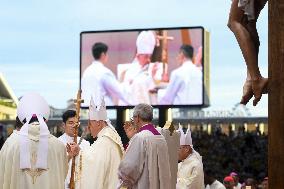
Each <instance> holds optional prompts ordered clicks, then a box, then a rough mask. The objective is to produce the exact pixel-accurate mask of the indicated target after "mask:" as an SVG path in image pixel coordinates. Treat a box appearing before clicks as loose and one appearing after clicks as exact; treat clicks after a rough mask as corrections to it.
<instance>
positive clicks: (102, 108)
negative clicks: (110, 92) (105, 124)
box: [89, 97, 108, 121]
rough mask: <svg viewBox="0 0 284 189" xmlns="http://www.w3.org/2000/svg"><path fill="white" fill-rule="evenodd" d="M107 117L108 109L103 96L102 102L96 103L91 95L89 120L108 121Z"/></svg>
mask: <svg viewBox="0 0 284 189" xmlns="http://www.w3.org/2000/svg"><path fill="white" fill-rule="evenodd" d="M107 119H108V118H107V111H106V105H105V100H104V98H103V97H102V98H101V101H100V104H99V105H96V104H95V102H94V100H93V97H91V101H90V106H89V120H96V121H99V120H103V121H106V120H107Z"/></svg>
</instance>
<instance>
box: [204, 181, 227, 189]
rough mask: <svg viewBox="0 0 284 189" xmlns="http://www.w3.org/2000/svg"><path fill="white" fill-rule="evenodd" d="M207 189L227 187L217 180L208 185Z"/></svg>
mask: <svg viewBox="0 0 284 189" xmlns="http://www.w3.org/2000/svg"><path fill="white" fill-rule="evenodd" d="M206 189H226V187H225V186H224V185H223V184H222V183H221V182H219V181H218V180H215V181H214V182H213V183H212V184H210V185H209V184H207V186H206Z"/></svg>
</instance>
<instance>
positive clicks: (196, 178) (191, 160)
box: [176, 126, 205, 189]
mask: <svg viewBox="0 0 284 189" xmlns="http://www.w3.org/2000/svg"><path fill="white" fill-rule="evenodd" d="M179 132H180V149H179V154H178V155H179V160H180V161H181V162H180V163H179V165H178V173H177V185H176V188H177V189H204V188H205V187H204V172H203V163H202V157H201V156H200V155H199V153H198V152H196V151H195V150H194V149H193V145H192V138H191V131H190V127H189V128H188V129H187V132H186V134H184V132H183V129H182V127H181V126H180V127H179Z"/></svg>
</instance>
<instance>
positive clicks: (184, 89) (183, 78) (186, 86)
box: [159, 61, 203, 105]
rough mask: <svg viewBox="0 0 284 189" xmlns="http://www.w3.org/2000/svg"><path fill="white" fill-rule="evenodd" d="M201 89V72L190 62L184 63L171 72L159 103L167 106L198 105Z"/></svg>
mask: <svg viewBox="0 0 284 189" xmlns="http://www.w3.org/2000/svg"><path fill="white" fill-rule="evenodd" d="M202 88H203V85H202V71H201V70H200V69H199V68H198V67H197V66H195V65H194V64H193V63H192V62H191V61H186V62H184V63H183V64H182V65H181V66H180V67H179V68H177V69H175V70H174V71H172V73H171V76H170V82H169V84H168V86H167V88H166V90H165V91H164V94H163V95H161V98H160V100H159V102H160V104H168V105H170V104H175V105H183V104H190V105H199V104H202V99H203V95H202ZM159 96H160V95H159Z"/></svg>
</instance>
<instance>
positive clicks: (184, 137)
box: [178, 125, 193, 147]
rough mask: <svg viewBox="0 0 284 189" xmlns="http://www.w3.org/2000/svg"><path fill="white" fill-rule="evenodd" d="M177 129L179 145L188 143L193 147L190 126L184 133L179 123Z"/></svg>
mask: <svg viewBox="0 0 284 189" xmlns="http://www.w3.org/2000/svg"><path fill="white" fill-rule="evenodd" d="M178 131H179V132H180V145H189V146H191V147H193V145H192V138H191V131H190V126H189V127H188V128H187V131H186V133H184V132H183V130H182V126H181V125H179V128H178Z"/></svg>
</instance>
